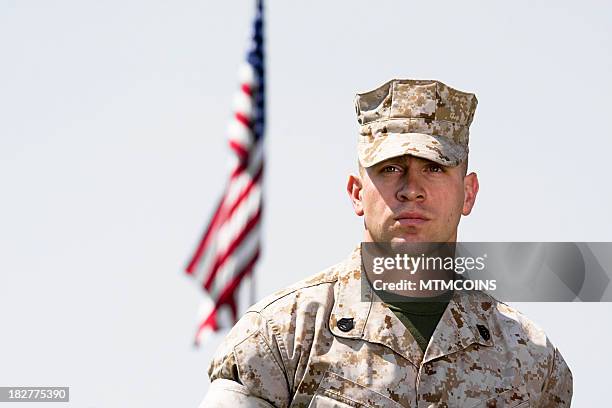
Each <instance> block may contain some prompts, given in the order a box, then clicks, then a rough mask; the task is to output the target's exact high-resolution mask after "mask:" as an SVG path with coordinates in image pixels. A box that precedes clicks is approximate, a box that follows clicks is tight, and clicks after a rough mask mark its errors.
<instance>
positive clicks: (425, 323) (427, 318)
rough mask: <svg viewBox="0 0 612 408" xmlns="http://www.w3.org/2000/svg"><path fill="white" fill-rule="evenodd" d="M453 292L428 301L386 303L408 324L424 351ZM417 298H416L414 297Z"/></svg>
mask: <svg viewBox="0 0 612 408" xmlns="http://www.w3.org/2000/svg"><path fill="white" fill-rule="evenodd" d="M451 297H452V292H446V293H443V294H442V295H439V296H436V297H434V298H430V299H429V300H428V301H426V302H422V301H416V300H410V301H403V302H387V303H385V305H387V307H388V308H389V309H391V310H392V311H393V313H395V315H396V316H397V318H398V319H399V320H400V321H401V322H402V323H403V324H404V326H406V328H407V329H408V330H409V331H410V334H412V337H414V339H415V340H416V342H417V343H418V345H419V347H420V348H421V350H422V351H423V352H425V350H426V349H427V345H428V344H429V339H431V336H432V334H433V333H434V331H435V330H436V326H437V325H438V322H439V321H440V318H441V317H442V315H443V314H444V311H445V310H446V306H447V305H448V303H449V302H450V299H451ZM412 299H416V298H412Z"/></svg>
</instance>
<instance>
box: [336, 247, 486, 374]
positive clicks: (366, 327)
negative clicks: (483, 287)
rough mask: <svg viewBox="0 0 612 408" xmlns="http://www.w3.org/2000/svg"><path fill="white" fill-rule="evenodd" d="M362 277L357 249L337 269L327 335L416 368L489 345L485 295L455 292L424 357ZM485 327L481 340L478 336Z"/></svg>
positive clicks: (359, 252)
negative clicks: (386, 351) (374, 348)
mask: <svg viewBox="0 0 612 408" xmlns="http://www.w3.org/2000/svg"><path fill="white" fill-rule="evenodd" d="M361 276H362V268H361V250H360V247H357V248H356V249H355V250H354V251H353V252H352V253H351V255H350V256H349V257H348V258H347V259H346V260H345V261H343V262H342V263H341V264H340V265H339V268H338V282H337V284H336V287H335V289H334V291H335V292H334V294H335V299H336V300H335V303H334V307H333V309H332V312H331V315H330V319H329V327H330V330H331V332H332V333H333V334H334V335H335V336H337V337H343V338H353V339H362V340H364V341H367V342H371V343H377V344H381V345H383V346H386V347H388V348H390V349H392V350H393V351H395V352H396V353H398V354H400V355H401V356H403V357H404V358H406V359H407V360H409V361H410V362H411V363H412V364H414V365H415V366H417V367H419V366H420V365H421V364H424V363H426V362H428V361H431V360H434V359H437V358H440V357H442V356H445V355H449V354H452V353H455V352H457V351H460V350H463V349H465V348H467V347H469V346H470V345H471V344H480V345H483V346H492V345H493V340H492V338H491V326H490V324H489V321H488V316H489V311H490V309H491V298H489V297H488V296H487V295H485V294H483V293H481V292H460V291H456V292H455V293H454V295H453V297H452V299H451V301H450V302H449V304H448V306H447V308H446V310H445V311H444V313H443V314H442V317H441V319H440V322H439V323H438V325H437V327H436V329H435V331H434V333H433V335H432V337H431V339H430V341H429V345H428V346H427V349H426V350H425V353H423V352H422V351H421V349H420V347H419V346H418V344H417V342H416V340H414V338H413V337H412V334H410V331H409V330H408V329H407V328H406V327H405V326H404V324H403V323H402V322H401V321H400V320H399V319H398V318H397V316H396V315H395V313H393V311H392V310H390V309H389V308H388V307H387V306H385V304H384V303H383V302H382V301H381V300H380V298H379V297H378V296H376V294H375V293H373V291H372V288H371V287H370V285H368V284H367V282H365V281H364V280H362V279H361ZM341 319H345V320H344V322H347V321H350V322H351V323H352V324H350V325H346V324H344V325H343V324H342V323H341V324H340V327H342V329H343V330H341V329H340V327H338V322H339V321H340V320H341ZM347 319H352V321H351V320H347ZM479 326H480V330H479ZM483 327H484V328H485V329H484V331H485V333H484V336H483V334H481V331H483ZM347 329H349V330H347ZM486 332H488V335H487V333H486Z"/></svg>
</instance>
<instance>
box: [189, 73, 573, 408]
mask: <svg viewBox="0 0 612 408" xmlns="http://www.w3.org/2000/svg"><path fill="white" fill-rule="evenodd" d="M476 104H477V100H476V96H475V95H474V94H470V93H465V92H461V91H458V90H456V89H453V88H451V87H449V86H447V85H445V84H443V83H441V82H439V81H424V80H397V79H394V80H391V81H389V82H387V83H385V84H384V85H382V86H380V87H379V88H377V89H375V90H373V91H371V92H366V93H362V94H358V95H357V97H356V109H357V117H358V121H359V123H360V125H361V132H360V133H361V134H360V136H359V142H358V156H359V173H358V174H354V175H351V176H349V181H348V186H347V190H348V194H349V197H350V199H351V201H352V203H353V207H354V210H355V213H356V214H357V215H358V216H363V217H364V225H365V229H364V236H363V241H364V242H445V243H446V242H448V243H453V242H455V241H456V239H457V227H458V225H459V220H460V218H461V216H462V215H464V216H467V215H469V214H470V212H471V210H472V207H473V205H474V202H475V199H476V195H477V193H478V178H477V176H476V174H475V173H469V174H467V158H468V139H469V137H468V135H469V126H470V124H471V122H472V119H473V116H474V112H475V109H476ZM362 274H363V273H362V263H361V253H360V248H359V247H358V248H357V249H355V250H354V251H353V253H352V254H351V255H350V256H349V257H348V258H347V259H345V260H344V261H342V262H340V263H339V264H337V265H334V266H332V267H330V268H328V269H326V270H324V271H322V272H320V273H319V274H317V275H314V276H312V277H310V278H308V279H306V280H304V281H302V282H299V283H297V284H295V285H293V286H292V287H289V288H287V289H285V290H282V291H280V292H278V293H276V294H274V295H272V296H270V297H267V298H265V299H264V300H262V301H260V302H259V303H257V304H255V305H254V306H252V307H251V308H250V309H249V310H248V311H247V312H246V314H245V315H244V316H243V317H242V319H241V320H240V321H239V322H238V323H237V324H236V325H235V326H234V328H233V329H232V331H231V332H230V333H229V334H228V336H227V338H226V339H225V341H224V342H223V343H222V345H221V346H220V347H219V349H218V350H217V352H216V355H215V356H214V358H213V361H212V362H211V364H210V367H209V371H208V374H209V376H210V380H211V381H212V383H211V386H210V390H209V393H208V395H207V396H206V398H205V399H204V401H203V402H202V405H201V406H202V407H211V408H217V407H232V408H234V407H238V406H240V407H267V408H269V407H278V408H285V407H398V408H399V407H418V408H422V407H423V408H424V407H474V408H476V407H498V408H500V407H514V408H526V407H568V406H570V402H571V397H572V374H571V372H570V370H569V368H568V366H567V364H566V363H565V361H564V360H563V358H562V356H561V354H560V353H559V351H558V350H557V349H556V348H555V347H554V346H553V345H552V344H551V342H550V341H549V339H548V338H547V337H546V335H545V333H544V332H543V331H542V330H541V329H540V328H538V327H537V326H536V325H535V324H534V323H532V322H531V321H530V320H528V319H527V318H526V317H525V316H523V315H522V314H520V313H519V312H518V311H516V310H515V309H513V308H511V307H510V306H508V305H506V304H504V303H502V302H500V301H497V300H496V299H494V298H493V297H491V296H489V295H487V294H485V293H483V292H478V291H470V292H458V291H455V292H453V293H452V294H451V295H450V296H448V297H446V298H444V297H440V300H439V302H435V303H427V304H425V303H419V302H416V303H414V304H410V305H409V304H408V303H406V304H389V303H384V302H381V301H380V298H378V296H377V294H376V293H374V292H373V291H372V290H371V288H369V287H367V286H366V287H365V289H362V285H361V280H362V279H363V277H362Z"/></svg>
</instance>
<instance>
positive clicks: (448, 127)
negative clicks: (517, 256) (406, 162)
mask: <svg viewBox="0 0 612 408" xmlns="http://www.w3.org/2000/svg"><path fill="white" fill-rule="evenodd" d="M477 103H478V101H477V99H476V95H474V94H471V93H466V92H461V91H458V90H456V89H454V88H451V87H450V86H448V85H445V84H443V83H442V82H439V81H430V80H412V79H392V80H391V81H389V82H387V83H385V84H384V85H382V86H380V87H379V88H376V89H374V90H373V91H369V92H364V93H360V94H357V96H356V97H355V108H356V110H357V120H358V122H359V124H360V125H361V128H360V136H359V142H358V153H359V162H360V163H361V165H362V166H363V167H370V166H372V165H374V164H376V163H379V162H381V161H383V160H386V159H389V158H391V157H395V156H401V155H404V154H410V155H413V156H417V157H421V158H424V159H429V160H432V161H434V162H436V163H439V164H442V165H444V166H456V165H458V164H459V163H461V162H462V161H463V160H465V159H466V157H467V154H468V141H469V127H470V124H471V123H472V119H473V118H474V112H475V111H476V105H477Z"/></svg>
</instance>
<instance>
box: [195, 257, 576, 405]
mask: <svg viewBox="0 0 612 408" xmlns="http://www.w3.org/2000/svg"><path fill="white" fill-rule="evenodd" d="M364 290H365V291H366V292H365V295H364V296H365V298H364V300H365V301H362V292H361V291H362V286H361V253H360V249H359V248H357V249H356V250H355V251H354V252H353V253H352V254H351V256H350V257H349V258H348V259H347V260H345V261H343V262H341V263H339V264H337V265H335V266H333V267H331V268H329V269H327V270H325V271H323V272H321V273H319V274H317V275H315V276H313V277H311V278H309V279H306V280H304V281H302V282H300V283H298V284H296V285H294V286H292V287H290V288H288V289H285V290H283V291H281V292H278V293H276V294H274V295H272V296H270V297H268V298H266V299H264V300H262V301H260V302H259V303H257V304H255V305H254V306H252V307H251V308H250V309H249V311H248V312H247V313H246V314H245V315H244V317H243V318H242V319H241V320H240V321H239V322H238V323H237V324H236V326H235V327H234V328H233V329H232V331H231V332H230V333H229V334H228V336H227V338H226V339H225V341H224V342H223V343H222V345H221V346H220V348H219V349H218V350H217V352H216V355H215V357H214V359H213V361H212V362H211V365H210V367H209V376H210V379H211V381H213V382H212V385H211V390H212V391H211V392H210V393H209V395H208V396H207V398H206V399H205V401H204V402H203V404H202V407H219V408H224V407H232V408H235V407H237V406H240V407H267V408H270V407H278V408H281V407H283V408H284V407H344V408H346V407H415V408H417V407H418V408H424V407H437V408H441V407H445V408H451V407H474V408H477V407H483V408H484V407H498V408H501V407H513V408H526V407H569V406H570V401H571V397H572V374H571V372H570V370H569V368H568V366H567V365H566V363H565V361H564V360H563V358H562V357H561V354H560V353H559V351H558V350H557V349H556V348H555V347H554V346H553V345H552V344H551V343H550V341H549V340H548V338H547V337H546V335H545V334H544V332H543V331H542V330H541V329H539V328H538V327H537V326H535V325H534V324H533V323H532V322H530V321H529V320H528V319H527V318H526V317H524V316H523V315H521V314H520V313H519V312H517V311H516V310H514V309H513V308H511V307H510V306H508V305H506V304H504V303H502V302H499V301H497V300H495V299H493V298H491V297H490V296H488V295H486V294H484V293H482V292H469V293H468V292H463V293H460V292H456V293H455V294H454V297H453V299H452V300H451V302H450V303H449V305H448V307H447V309H446V310H445V312H444V314H443V316H442V318H441V320H440V322H439V324H438V326H437V327H436V330H435V332H434V334H433V336H432V338H431V340H430V342H429V345H428V347H427V349H426V350H425V353H423V352H422V351H421V349H420V348H419V346H418V344H417V342H416V341H415V340H414V338H413V337H412V336H411V334H410V332H409V331H408V329H406V327H405V326H404V325H403V324H402V323H401V322H400V320H399V319H398V318H397V317H396V316H395V314H394V313H393V312H392V311H391V310H390V309H389V308H387V307H386V306H385V305H384V303H382V302H380V301H378V299H377V298H376V297H375V296H376V295H375V294H373V293H372V292H371V288H370V287H369V285H365V289H364ZM351 319H352V320H351ZM341 320H342V322H343V323H342V324H340V321H341ZM228 380H229V381H228ZM228 384H230V386H228ZM211 395H212V396H211Z"/></svg>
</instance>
